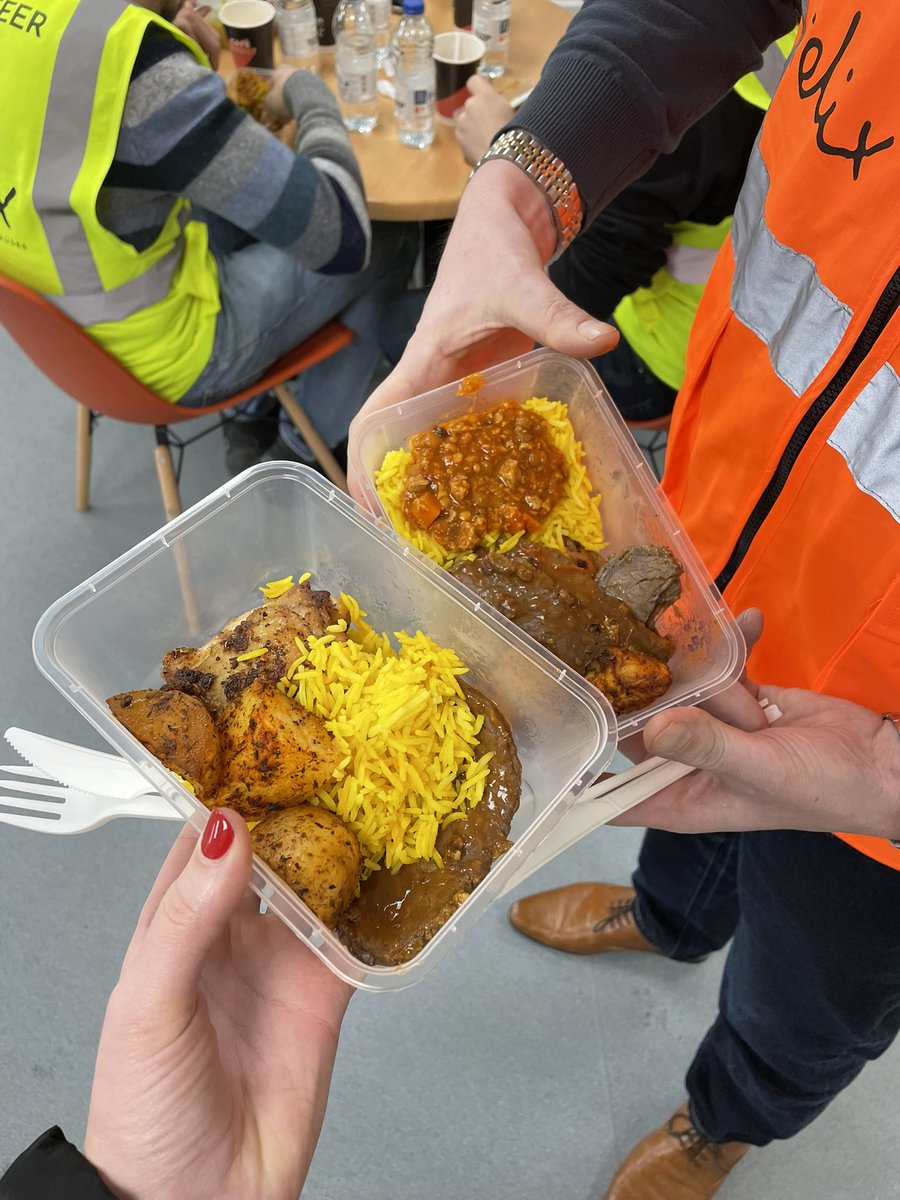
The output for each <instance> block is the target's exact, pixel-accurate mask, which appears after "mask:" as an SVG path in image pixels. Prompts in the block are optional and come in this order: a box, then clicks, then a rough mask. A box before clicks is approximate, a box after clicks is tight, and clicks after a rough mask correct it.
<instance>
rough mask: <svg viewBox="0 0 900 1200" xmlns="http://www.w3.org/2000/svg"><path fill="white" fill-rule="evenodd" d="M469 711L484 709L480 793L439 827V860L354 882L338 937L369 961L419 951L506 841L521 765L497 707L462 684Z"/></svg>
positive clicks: (398, 959)
mask: <svg viewBox="0 0 900 1200" xmlns="http://www.w3.org/2000/svg"><path fill="white" fill-rule="evenodd" d="M462 689H463V692H464V693H465V697H466V701H467V703H468V705H469V707H470V708H471V709H472V712H473V713H475V715H476V716H479V715H481V714H483V715H484V725H483V726H482V728H481V733H480V734H479V735H478V748H477V750H476V754H477V755H479V756H480V755H482V754H487V753H488V752H489V751H490V752H493V755H494V757H493V758H492V759H491V761H490V764H489V766H490V774H489V775H488V779H487V782H486V784H485V789H484V795H483V796H482V798H481V800H480V801H479V802H478V804H476V805H475V807H474V808H473V809H470V810H469V813H468V815H467V816H466V817H465V818H464V819H463V820H462V821H453V822H451V824H449V825H447V826H446V828H444V829H442V830H441V832H440V833H439V834H438V836H437V841H436V843H435V845H436V848H437V850H438V852H439V853H440V855H441V857H442V859H443V860H444V865H443V866H442V867H439V866H438V865H437V863H436V862H434V861H433V860H431V859H428V860H427V861H424V860H420V861H419V862H414V863H407V864H405V865H404V866H402V867H400V869H399V870H398V871H396V872H395V873H394V874H391V872H390V871H385V870H382V871H376V872H375V873H374V874H372V875H370V876H369V878H368V879H367V880H366V881H365V882H364V883H363V884H362V885H361V886H360V894H359V897H358V899H356V900H354V901H353V903H352V904H351V905H350V908H349V909H348V910H347V912H346V913H345V914H344V916H343V918H342V919H341V921H340V924H339V926H338V935H339V937H340V938H341V941H342V942H343V943H344V945H345V946H346V947H347V949H348V950H350V952H351V953H352V954H355V955H356V957H357V958H358V959H360V960H361V961H362V962H364V963H368V964H369V965H370V966H373V965H379V966H394V965H395V964H396V963H403V962H408V961H409V959H411V958H412V957H413V956H414V955H416V954H418V953H419V951H420V950H422V949H423V948H424V947H425V946H426V945H427V944H428V942H429V941H430V940H431V939H432V938H433V937H434V935H435V934H436V933H437V931H438V930H439V929H440V928H441V926H442V925H444V924H445V922H447V921H449V920H450V918H451V917H452V916H453V914H454V913H455V912H456V910H457V909H458V908H459V906H460V905H461V904H462V902H463V901H464V900H465V899H466V898H467V897H468V896H469V894H470V893H471V892H472V891H474V889H475V888H476V887H477V886H478V884H479V883H481V881H482V879H484V877H485V875H487V873H488V871H489V870H490V869H491V863H492V862H493V861H494V859H495V858H498V857H499V856H500V855H501V854H504V853H505V852H506V851H507V850H508V849H509V847H510V844H511V843H510V842H509V841H508V840H507V835H508V834H509V827H510V825H511V824H512V819H513V817H514V816H515V814H516V811H517V809H518V807H519V796H520V793H521V786H522V767H521V765H520V763H519V756H518V754H517V753H516V747H515V743H514V742H513V737H512V732H511V730H510V728H509V725H508V724H507V723H506V720H505V719H504V717H503V715H502V713H501V712H500V711H499V710H498V709H497V708H496V706H495V705H493V704H492V703H491V702H490V700H488V699H487V698H486V697H484V696H482V695H481V693H480V692H477V691H475V689H474V688H470V687H467V686H466V685H465V684H463V685H462Z"/></svg>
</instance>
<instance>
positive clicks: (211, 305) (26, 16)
mask: <svg viewBox="0 0 900 1200" xmlns="http://www.w3.org/2000/svg"><path fill="white" fill-rule="evenodd" d="M16 2H17V7H16V8H15V9H13V11H12V12H11V13H10V15H9V20H7V21H5V22H2V23H0V80H2V89H3V105H2V108H0V137H2V144H3V156H2V166H0V203H2V204H3V209H2V214H0V215H2V220H0V272H2V273H3V274H4V275H7V276H8V277H9V278H11V279H15V280H17V281H18V282H20V283H24V284H26V285H27V286H29V287H31V288H34V289H35V290H36V291H39V292H41V293H43V294H44V295H45V296H46V298H47V299H48V300H49V301H50V302H51V303H53V304H55V305H56V306H57V307H58V308H60V309H62V310H63V311H64V312H65V313H66V314H67V315H68V316H70V317H71V318H72V319H73V320H75V321H76V322H77V323H78V324H79V325H81V326H83V327H84V329H85V331H86V332H87V333H88V334H90V335H91V337H93V338H95V339H96V341H98V342H99V343H100V344H101V345H102V346H103V347H104V348H105V349H106V350H107V351H108V352H109V353H110V354H112V355H113V356H114V357H115V358H117V359H118V360H119V361H120V362H121V363H122V365H123V366H124V367H125V368H126V369H127V370H128V371H130V372H131V374H133V375H134V376H135V377H136V378H137V379H139V380H141V382H142V383H145V384H146V385H147V386H148V387H150V388H151V389H152V390H153V391H154V392H156V393H157V394H158V395H159V396H161V397H163V398H164V399H166V400H172V401H174V400H177V399H179V397H181V396H183V395H184V393H185V392H186V391H187V390H188V388H189V387H190V386H191V384H192V383H193V382H194V381H195V380H196V379H197V377H198V376H199V374H200V373H201V371H202V370H203V368H204V366H205V365H206V363H207V361H208V359H209V356H210V353H211V352H212V345H213V338H214V336H215V328H216V314H217V313H218V311H219V308H220V303H219V286H218V272H217V270H216V263H215V259H214V258H213V256H212V254H211V253H210V251H209V247H208V245H207V230H206V225H205V224H204V223H203V222H200V221H192V220H191V217H190V205H189V203H188V202H187V201H186V200H183V199H175V200H173V203H172V207H171V210H170V212H169V214H168V217H167V218H166V221H165V223H164V225H163V228H162V229H161V230H160V233H159V235H158V236H157V238H156V240H155V241H154V242H153V244H152V245H150V246H148V247H147V248H146V249H145V250H137V249H135V247H134V246H132V245H130V244H129V243H127V242H124V241H122V240H121V239H120V238H118V237H117V236H116V235H115V234H114V233H112V232H111V231H110V230H109V229H106V228H105V227H104V226H103V225H102V224H101V222H100V218H99V216H98V215H97V197H98V194H99V192H100V189H101V187H102V186H103V182H104V180H105V179H106V176H107V173H108V171H109V168H110V166H111V164H112V161H113V157H114V155H115V150H116V143H117V141H118V137H119V128H120V125H121V121H122V113H123V111H124V107H125V97H126V95H127V92H128V86H129V83H130V80H131V73H132V69H133V67H134V62H135V59H136V57H137V53H138V49H139V47H140V45H141V41H142V40H143V37H144V34H145V32H146V30H147V28H148V27H149V26H150V25H153V24H156V25H160V26H161V27H162V28H164V29H165V30H166V32H167V33H169V34H170V35H171V36H172V37H173V38H176V39H177V40H178V41H180V42H181V43H182V44H183V45H184V46H185V47H186V48H187V49H188V50H190V52H191V53H192V54H194V56H195V57H196V58H197V59H198V60H199V61H200V62H201V63H204V64H206V65H208V60H207V58H206V56H205V55H204V54H203V52H202V50H200V48H199V47H198V46H197V45H196V43H195V42H193V41H192V40H191V39H190V38H188V37H186V36H185V35H183V34H182V33H180V32H179V31H178V30H177V29H175V28H174V26H172V25H170V24H169V23H168V22H166V21H163V20H162V18H161V17H158V16H157V15H156V14H155V13H152V12H150V11H148V10H147V9H143V8H138V7H136V6H134V5H125V6H120V5H118V4H116V3H111V2H110V0H37V3H38V4H40V7H39V8H38V7H36V6H34V5H28V4H24V3H18V0H16Z"/></svg>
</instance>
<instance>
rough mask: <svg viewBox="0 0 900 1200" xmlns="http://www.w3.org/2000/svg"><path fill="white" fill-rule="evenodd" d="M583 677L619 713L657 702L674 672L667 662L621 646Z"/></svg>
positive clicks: (592, 666)
mask: <svg viewBox="0 0 900 1200" xmlns="http://www.w3.org/2000/svg"><path fill="white" fill-rule="evenodd" d="M584 675H585V678H586V679H588V680H589V681H590V682H591V683H592V684H593V685H594V687H595V688H599V690H600V691H601V692H602V693H603V695H604V696H605V697H606V698H607V700H608V701H609V702H610V704H611V705H612V706H613V710H614V711H615V712H617V713H620V714H621V713H630V712H637V711H638V709H641V708H646V707H647V705H648V704H652V703H653V701H654V700H658V699H659V697H660V696H661V695H662V694H663V693H664V692H665V691H666V690H667V689H668V687H669V685H670V684H671V682H672V672H671V671H670V670H669V668H668V667H667V666H666V664H665V663H664V662H660V660H659V659H658V658H653V656H652V655H650V654H641V653H640V652H639V651H638V650H622V649H620V648H619V647H618V646H613V647H612V648H611V649H610V650H606V651H604V652H603V654H601V655H600V656H599V657H598V658H597V659H595V661H594V662H592V663H591V664H590V665H589V667H588V668H587V670H586V671H585V673H584Z"/></svg>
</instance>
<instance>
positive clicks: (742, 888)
mask: <svg viewBox="0 0 900 1200" xmlns="http://www.w3.org/2000/svg"><path fill="white" fill-rule="evenodd" d="M634 886H635V889H636V892H637V902H636V906H635V919H636V921H637V924H638V927H639V928H640V929H641V931H642V932H643V934H644V936H645V937H647V938H648V939H649V940H650V941H651V942H652V943H653V945H654V946H656V947H657V949H659V950H661V951H662V953H663V954H665V955H667V956H668V957H669V958H674V959H679V960H682V961H684V960H690V959H694V958H698V957H700V956H702V955H705V954H709V953H711V952H712V951H714V950H719V949H721V948H722V947H723V946H724V945H725V944H726V943H727V942H728V941H729V940H730V941H731V946H730V948H729V951H728V958H727V960H726V963H725V973H724V976H723V979H722V987H721V992H720V996H719V1014H718V1017H717V1018H716V1021H715V1023H714V1024H713V1026H712V1028H711V1029H710V1030H709V1032H708V1033H707V1034H706V1037H705V1038H704V1039H703V1042H702V1043H701V1045H700V1049H699V1050H698V1051H697V1054H696V1057H695V1058H694V1061H693V1063H692V1064H691V1067H690V1069H689V1071H688V1075H687V1090H688V1097H689V1099H690V1104H691V1113H692V1116H693V1119H694V1123H695V1124H696V1126H697V1128H698V1129H699V1130H700V1131H701V1132H702V1133H703V1134H704V1135H705V1136H706V1137H707V1138H708V1139H709V1140H710V1141H713V1142H732V1141H738V1142H749V1143H751V1144H752V1145H756V1146H764V1145H766V1143H768V1142H770V1141H771V1140H773V1139H774V1138H788V1137H791V1136H793V1134H795V1133H798V1132H799V1131H800V1130H801V1129H803V1127H804V1126H805V1125H808V1124H809V1122H810V1121H812V1120H814V1119H815V1117H817V1116H818V1115H819V1113H820V1112H822V1110H823V1109H824V1108H825V1107H826V1106H827V1105H828V1103H829V1102H830V1101H831V1100H833V1099H834V1097H835V1096H836V1095H837V1094H838V1092H840V1091H841V1090H842V1089H843V1088H845V1087H846V1086H847V1084H849V1083H850V1082H851V1081H852V1080H853V1079H855V1078H856V1076H857V1075H858V1074H859V1072H860V1071H861V1070H862V1068H863V1067H864V1066H865V1064H866V1063H867V1062H869V1061H870V1060H871V1059H874V1058H877V1057H878V1056H879V1055H880V1054H882V1053H883V1052H884V1051H885V1050H886V1049H887V1048H888V1046H889V1045H890V1044H891V1042H892V1041H893V1040H894V1038H895V1036H896V1035H897V1032H898V1029H900V871H894V870H892V869H891V868H890V867H886V866H883V865H882V864H881V863H878V862H875V861H874V860H873V859H870V858H867V857H866V856H865V855H863V854H860V853H859V852H858V851H856V850H853V849H851V847H849V846H848V845H846V844H845V843H844V842H842V841H840V840H839V839H838V838H836V837H832V836H831V835H830V834H823V833H794V832H783V831H774V832H764V833H724V834H706V835H683V834H674V833H661V832H658V831H655V830H650V831H648V833H647V834H646V836H645V838H644V843H643V846H642V848H641V855H640V860H639V864H638V869H637V871H636V872H635V875H634Z"/></svg>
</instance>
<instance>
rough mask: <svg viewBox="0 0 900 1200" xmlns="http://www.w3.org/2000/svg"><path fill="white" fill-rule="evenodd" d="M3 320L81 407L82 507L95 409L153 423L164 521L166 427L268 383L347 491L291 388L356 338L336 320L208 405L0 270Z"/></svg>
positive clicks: (176, 500)
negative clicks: (184, 401) (144, 378)
mask: <svg viewBox="0 0 900 1200" xmlns="http://www.w3.org/2000/svg"><path fill="white" fill-rule="evenodd" d="M0 325H3V326H5V328H6V329H7V331H8V332H9V334H10V336H11V337H12V338H13V339H14V341H16V342H18V344H19V346H21V348H22V349H23V350H24V351H25V353H26V354H27V355H28V357H29V358H30V359H31V361H32V362H33V363H34V364H35V366H36V367H37V368H38V369H39V370H40V371H42V372H43V374H44V375H46V376H47V378H48V379H50V380H52V382H53V383H55V384H56V385H57V387H59V388H61V389H62V390H63V391H64V392H66V393H67V394H68V395H69V396H71V397H72V399H73V400H75V401H76V402H77V403H78V405H79V409H78V429H77V440H76V467H75V504H76V507H77V508H78V510H79V511H80V512H83V511H84V510H85V509H86V508H87V507H88V502H89V493H90V475H91V432H92V427H93V421H94V416H95V414H98V413H99V414H103V415H104V416H108V417H116V418H117V419H118V420H120V421H132V422H133V423H134V424H136V425H154V426H155V427H156V451H155V458H156V471H157V475H158V477H159V487H160V491H161V492H162V499H163V507H164V508H165V512H166V520H167V521H169V520H171V519H172V517H176V516H178V514H179V513H180V512H181V496H180V494H179V491H178V477H177V474H176V472H175V468H174V465H173V462H172V449H171V443H170V440H169V426H170V425H175V424H176V423H177V422H179V421H188V420H190V419H191V418H192V417H202V416H208V415H209V414H210V413H215V412H218V411H219V410H220V409H223V408H231V407H232V406H233V405H236V404H240V402H241V401H242V400H249V399H251V397H253V396H258V395H260V394H261V393H262V392H266V391H269V390H270V389H271V390H272V391H273V392H274V393H275V395H276V396H277V397H278V400H279V403H280V404H281V405H282V406H283V407H284V408H285V409H286V410H287V412H288V414H289V415H290V418H291V420H292V421H293V422H294V425H295V426H296V427H297V429H298V430H299V432H300V433H301V435H302V436H303V438H304V440H305V441H306V444H307V445H308V446H309V448H310V449H311V450H312V452H313V454H315V456H316V460H317V461H318V462H319V463H320V465H321V467H322V470H323V471H324V472H325V474H326V475H327V476H328V478H329V479H331V481H332V482H333V483H335V484H336V485H337V486H338V487H340V488H343V490H344V491H346V490H347V478H346V476H345V475H344V472H343V471H342V470H341V468H340V466H339V465H338V463H337V462H336V461H335V458H334V455H333V454H332V453H331V451H330V450H329V448H328V446H327V445H326V444H325V442H324V441H323V440H322V437H321V436H320V434H319V433H318V431H317V430H316V428H315V426H314V425H313V424H312V422H311V421H310V419H309V417H308V416H307V414H306V413H305V412H304V410H303V408H302V407H301V406H300V405H299V404H298V403H297V401H296V399H295V398H294V395H293V393H292V392H291V390H290V388H288V387H287V386H286V381H287V380H289V379H292V378H293V377H294V376H295V375H299V374H300V372H301V371H305V370H306V369H307V368H308V367H313V366H315V365H316V363H319V362H322V361H323V359H326V358H328V357H330V355H332V354H335V353H336V352H337V351H338V350H342V349H343V348H344V346H346V345H347V344H348V343H349V342H351V341H352V340H353V334H352V333H351V332H350V330H349V329H346V328H345V327H344V326H343V325H341V324H339V323H338V322H337V321H331V322H329V323H328V324H327V325H324V326H323V327H322V328H321V329H319V330H318V331H317V332H316V333H314V334H313V335H312V337H309V338H307V339H306V341H305V342H302V343H301V344H300V345H299V346H296V347H295V348H294V349H293V350H291V352H290V353H289V354H285V355H284V356H283V357H282V358H279V360H278V361H277V362H276V363H273V364H272V366H271V367H270V368H269V370H268V371H267V372H266V373H265V375H263V377H262V378H261V379H258V380H257V381H256V383H254V384H252V386H251V387H248V388H245V389H244V390H243V391H242V392H238V393H237V394H236V395H234V396H230V397H229V398H228V399H227V400H221V401H220V402H219V403H218V404H210V405H208V406H207V407H205V408H183V407H181V406H180V405H176V404H169V403H168V402H167V401H165V400H161V399H160V398H159V397H158V396H157V395H156V394H155V393H154V392H151V391H150V389H149V388H147V387H145V386H144V385H143V384H142V383H139V382H138V381H137V380H136V379H135V378H134V377H133V376H132V375H129V373H128V372H127V371H126V370H125V368H124V367H123V366H122V365H121V363H119V362H117V360H116V359H114V358H112V357H111V356H110V355H109V354H107V353H106V351H105V350H104V349H103V348H102V347H101V346H99V345H98V344H97V342H95V341H94V340H93V339H92V338H90V337H88V335H87V334H86V333H85V332H84V330H83V329H82V328H81V327H80V326H78V325H76V324H75V322H74V321H72V320H70V319H69V318H68V317H67V316H66V315H65V314H64V313H62V312H60V310H59V309H58V308H55V307H54V306H53V305H52V304H50V303H49V302H48V301H47V300H45V299H44V297H43V296H41V295H40V294H39V293H37V292H35V291H32V289H31V288H28V287H25V286H24V285H23V284H21V283H15V282H14V281H13V280H11V279H7V278H5V277H4V276H3V275H0Z"/></svg>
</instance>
